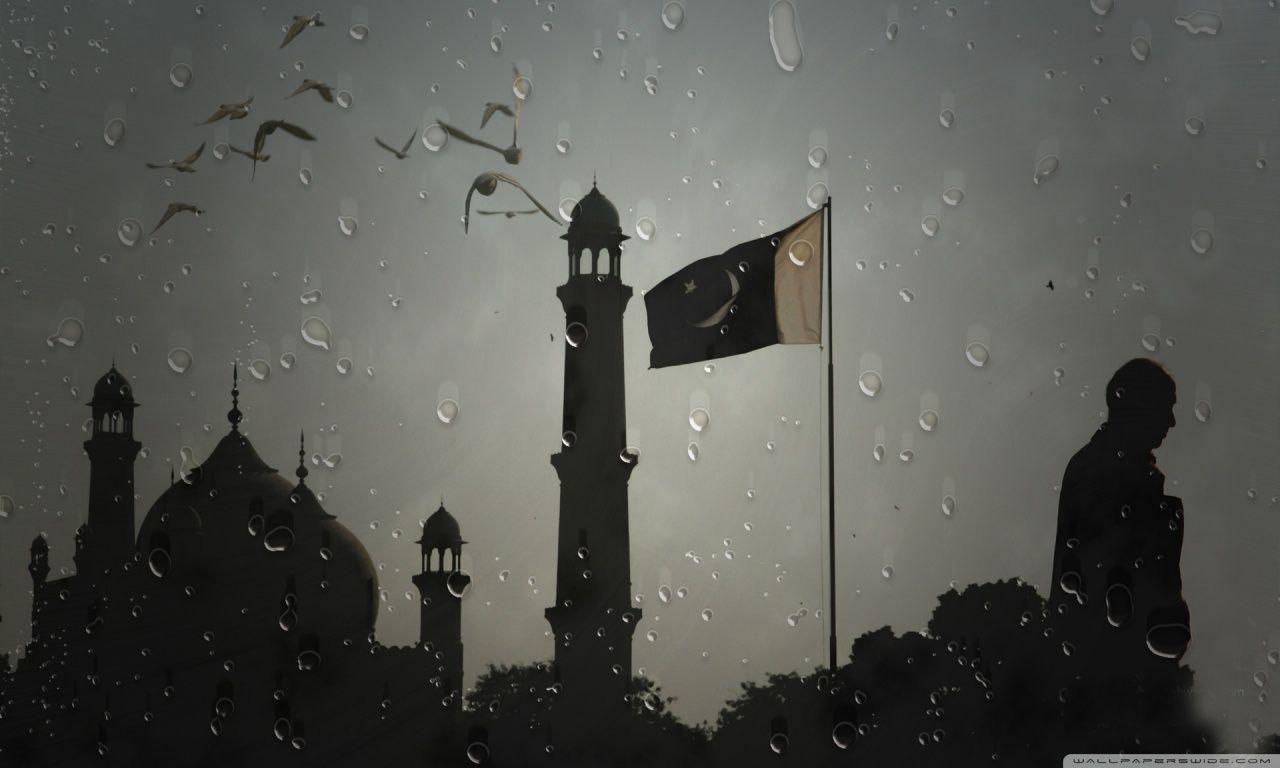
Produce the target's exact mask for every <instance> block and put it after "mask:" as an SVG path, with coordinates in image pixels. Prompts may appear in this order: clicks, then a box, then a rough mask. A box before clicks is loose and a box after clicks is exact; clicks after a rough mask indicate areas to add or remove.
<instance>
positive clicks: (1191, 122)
mask: <svg viewBox="0 0 1280 768" xmlns="http://www.w3.org/2000/svg"><path fill="white" fill-rule="evenodd" d="M1183 127H1184V128H1186V129H1187V133H1189V134H1191V135H1192V136H1199V135H1200V134H1202V133H1204V120H1202V119H1200V118H1198V117H1195V116H1192V117H1188V118H1187V121H1186V122H1185V123H1183Z"/></svg>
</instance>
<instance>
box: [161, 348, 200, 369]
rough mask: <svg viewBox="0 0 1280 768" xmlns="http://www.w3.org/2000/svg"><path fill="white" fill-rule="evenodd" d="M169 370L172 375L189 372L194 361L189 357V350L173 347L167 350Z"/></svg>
mask: <svg viewBox="0 0 1280 768" xmlns="http://www.w3.org/2000/svg"><path fill="white" fill-rule="evenodd" d="M168 362H169V370H171V371H173V372H174V373H186V372H187V371H189V370H191V364H192V363H193V362H195V359H194V358H193V357H192V355H191V350H189V349H187V348H186V347H174V348H173V349H171V350H169V357H168Z"/></svg>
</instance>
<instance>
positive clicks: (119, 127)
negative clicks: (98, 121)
mask: <svg viewBox="0 0 1280 768" xmlns="http://www.w3.org/2000/svg"><path fill="white" fill-rule="evenodd" d="M124 131H125V123H124V118H123V117H113V118H111V119H110V120H108V121H107V124H106V125H105V126H104V127H103V129H102V140H103V141H104V142H105V143H106V145H107V146H108V147H114V146H116V145H117V144H119V143H120V142H122V141H124Z"/></svg>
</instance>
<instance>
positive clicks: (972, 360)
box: [964, 341, 991, 368]
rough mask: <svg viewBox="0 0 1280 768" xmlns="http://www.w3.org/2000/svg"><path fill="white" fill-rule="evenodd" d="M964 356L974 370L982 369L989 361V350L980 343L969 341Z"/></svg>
mask: <svg viewBox="0 0 1280 768" xmlns="http://www.w3.org/2000/svg"><path fill="white" fill-rule="evenodd" d="M964 356H965V358H966V359H967V360H968V361H969V364H970V365H972V366H973V367H974V368H982V367H984V366H985V365H986V364H987V361H989V360H990V359H991V350H990V349H987V345H986V344H983V343H982V342H980V341H971V342H969V346H967V347H965V348H964Z"/></svg>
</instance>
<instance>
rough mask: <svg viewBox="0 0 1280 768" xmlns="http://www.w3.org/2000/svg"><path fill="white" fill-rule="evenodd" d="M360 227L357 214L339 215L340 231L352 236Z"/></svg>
mask: <svg viewBox="0 0 1280 768" xmlns="http://www.w3.org/2000/svg"><path fill="white" fill-rule="evenodd" d="M359 228H360V221H359V220H358V219H356V217H355V216H339V217H338V231H340V232H342V234H344V235H346V236H347V237H351V236H352V235H354V234H355V233H356V230H357V229H359Z"/></svg>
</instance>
